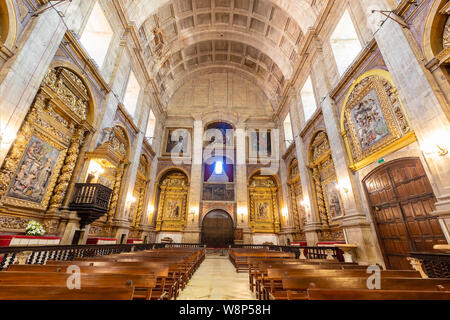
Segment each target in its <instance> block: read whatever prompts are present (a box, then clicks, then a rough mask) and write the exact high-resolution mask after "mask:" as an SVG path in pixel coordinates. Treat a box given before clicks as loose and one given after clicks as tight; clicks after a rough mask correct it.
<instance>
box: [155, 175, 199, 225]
mask: <svg viewBox="0 0 450 320" xmlns="http://www.w3.org/2000/svg"><path fill="white" fill-rule="evenodd" d="M156 181H157V182H156V188H155V189H156V192H155V197H156V202H155V207H156V208H157V210H156V214H154V217H153V220H155V219H156V221H155V222H156V225H155V227H156V231H178V232H181V231H183V229H184V227H185V226H186V224H187V216H188V201H189V183H190V182H189V176H188V175H187V174H186V172H185V170H184V169H181V168H168V169H166V170H164V172H162V173H161V174H159V175H158V180H156Z"/></svg>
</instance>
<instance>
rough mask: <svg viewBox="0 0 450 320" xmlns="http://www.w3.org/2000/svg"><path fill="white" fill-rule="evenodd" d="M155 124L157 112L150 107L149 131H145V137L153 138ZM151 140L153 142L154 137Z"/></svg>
mask: <svg viewBox="0 0 450 320" xmlns="http://www.w3.org/2000/svg"><path fill="white" fill-rule="evenodd" d="M155 126H156V118H155V114H154V113H153V110H152V109H150V114H149V115H148V123H147V132H146V133H145V137H146V138H147V139H150V138H153V135H154V133H155ZM149 142H150V144H152V143H153V139H151V140H150V141H149Z"/></svg>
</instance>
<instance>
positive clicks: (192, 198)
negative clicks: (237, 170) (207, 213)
mask: <svg viewBox="0 0 450 320" xmlns="http://www.w3.org/2000/svg"><path fill="white" fill-rule="evenodd" d="M192 145H193V148H192V166H191V184H190V187H189V206H188V214H187V216H188V221H187V225H186V228H185V229H184V232H183V242H187V243H199V242H200V232H201V229H200V225H199V223H200V222H199V221H200V203H201V195H202V188H203V182H202V176H203V175H202V168H203V121H202V120H200V119H195V120H194V132H193V137H192Z"/></svg>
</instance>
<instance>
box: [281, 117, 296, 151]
mask: <svg viewBox="0 0 450 320" xmlns="http://www.w3.org/2000/svg"><path fill="white" fill-rule="evenodd" d="M283 127H284V140H285V142H286V148H289V146H290V145H291V144H292V142H294V137H293V134H292V125H291V114H290V113H288V114H287V116H286V118H285V119H284V123H283Z"/></svg>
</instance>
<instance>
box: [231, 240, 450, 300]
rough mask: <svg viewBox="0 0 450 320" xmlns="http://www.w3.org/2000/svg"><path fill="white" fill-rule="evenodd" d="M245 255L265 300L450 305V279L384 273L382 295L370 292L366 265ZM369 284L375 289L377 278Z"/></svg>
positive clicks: (405, 272) (257, 291)
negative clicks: (442, 302)
mask: <svg viewBox="0 0 450 320" xmlns="http://www.w3.org/2000/svg"><path fill="white" fill-rule="evenodd" d="M245 250H248V249H245ZM245 250H242V249H241V250H240V251H239V254H240V255H237V256H238V257H240V259H241V260H243V258H242V257H244V256H246V257H247V262H246V264H247V266H248V269H247V270H248V273H249V285H250V290H252V291H253V292H255V294H256V297H257V298H258V299H260V300H417V299H420V300H425V299H430V300H450V279H422V278H421V275H420V273H419V272H417V271H410V270H381V271H380V282H379V285H380V286H379V288H380V290H371V289H369V287H368V279H369V277H370V276H372V275H373V273H372V272H369V273H368V271H367V266H360V265H358V264H356V263H344V262H339V261H335V260H319V259H317V260H315V259H295V258H292V257H286V256H277V255H274V256H271V255H270V253H267V252H263V251H262V250H260V251H259V252H258V254H256V253H257V250H248V251H247V253H246V251H245ZM230 260H232V258H231V254H230ZM234 260H236V255H235V258H234ZM232 261H233V260H232ZM239 264H240V265H241V266H242V265H244V263H243V262H242V261H240V262H239ZM369 283H370V285H371V284H376V282H372V279H370V280H369Z"/></svg>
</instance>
